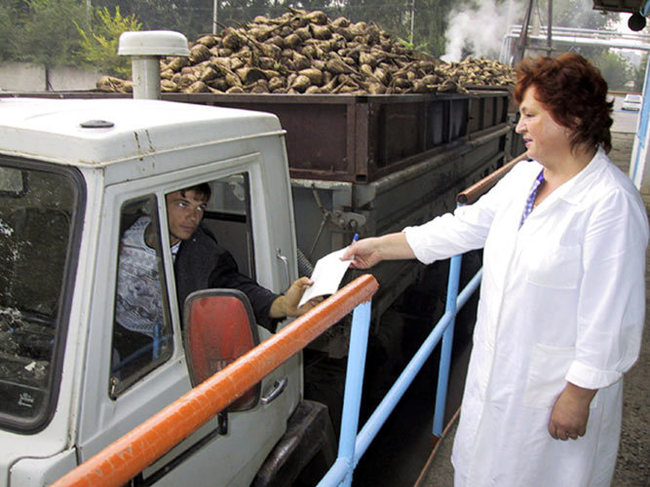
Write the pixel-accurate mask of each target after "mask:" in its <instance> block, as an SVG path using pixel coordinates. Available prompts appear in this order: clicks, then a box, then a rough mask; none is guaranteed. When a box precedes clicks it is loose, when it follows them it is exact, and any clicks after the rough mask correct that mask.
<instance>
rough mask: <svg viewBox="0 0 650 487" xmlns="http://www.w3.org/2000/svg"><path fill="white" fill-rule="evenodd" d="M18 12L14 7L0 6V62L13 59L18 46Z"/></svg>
mask: <svg viewBox="0 0 650 487" xmlns="http://www.w3.org/2000/svg"><path fill="white" fill-rule="evenodd" d="M17 17H18V10H17V8H16V7H15V6H14V5H0V61H9V60H12V59H14V58H15V56H16V51H17V48H18V46H17V45H16V41H17V36H18V26H17V25H16V21H15V19H16V18H17Z"/></svg>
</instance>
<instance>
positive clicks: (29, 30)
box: [15, 0, 87, 67]
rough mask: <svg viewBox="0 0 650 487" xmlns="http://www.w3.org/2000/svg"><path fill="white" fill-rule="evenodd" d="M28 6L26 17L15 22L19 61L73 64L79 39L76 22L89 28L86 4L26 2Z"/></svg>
mask: <svg viewBox="0 0 650 487" xmlns="http://www.w3.org/2000/svg"><path fill="white" fill-rule="evenodd" d="M25 6H26V9H27V10H26V14H25V15H20V16H18V17H17V19H16V20H18V22H16V27H17V28H16V35H15V39H16V45H17V46H19V48H20V50H19V51H18V50H17V51H16V60H18V61H27V62H33V63H37V64H42V65H44V66H46V67H51V66H57V65H58V66H67V65H70V64H71V63H72V62H73V60H74V59H75V53H76V51H77V49H78V47H79V39H80V36H79V32H78V30H77V27H76V26H75V21H77V22H78V23H79V24H80V25H84V26H87V15H86V14H87V12H86V7H85V5H84V4H82V2H80V1H79V0H25Z"/></svg>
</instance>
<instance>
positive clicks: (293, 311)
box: [269, 277, 322, 318]
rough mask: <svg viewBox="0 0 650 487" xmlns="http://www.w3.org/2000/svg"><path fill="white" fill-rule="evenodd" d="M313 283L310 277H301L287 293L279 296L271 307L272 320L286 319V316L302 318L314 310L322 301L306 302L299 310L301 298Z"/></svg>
mask: <svg viewBox="0 0 650 487" xmlns="http://www.w3.org/2000/svg"><path fill="white" fill-rule="evenodd" d="M312 284H313V282H312V281H311V279H309V278H308V277H301V278H300V279H296V280H295V281H294V282H293V284H292V285H291V287H290V288H289V289H287V292H286V293H284V294H283V295H282V296H278V297H277V298H275V301H273V304H272V305H271V310H270V311H269V315H270V316H271V318H284V317H285V316H300V315H302V314H305V313H306V312H307V311H309V310H310V309H312V308H313V307H314V306H316V304H318V303H319V302H320V301H322V299H312V300H310V301H308V302H306V303H305V304H304V305H303V306H302V307H300V308H298V303H299V302H300V298H302V295H303V294H304V293H305V290H306V289H307V288H308V287H309V286H311V285H312Z"/></svg>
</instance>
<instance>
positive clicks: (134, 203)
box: [79, 156, 300, 486]
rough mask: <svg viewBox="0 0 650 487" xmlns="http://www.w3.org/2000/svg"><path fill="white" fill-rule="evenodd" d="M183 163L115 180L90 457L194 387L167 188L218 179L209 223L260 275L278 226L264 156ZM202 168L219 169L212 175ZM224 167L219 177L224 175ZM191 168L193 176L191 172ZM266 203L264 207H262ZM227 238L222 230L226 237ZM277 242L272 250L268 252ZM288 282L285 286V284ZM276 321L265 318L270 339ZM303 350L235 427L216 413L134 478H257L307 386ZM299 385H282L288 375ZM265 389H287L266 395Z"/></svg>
mask: <svg viewBox="0 0 650 487" xmlns="http://www.w3.org/2000/svg"><path fill="white" fill-rule="evenodd" d="M223 165H224V161H222V162H221V163H219V164H217V163H214V164H211V165H206V166H205V167H203V168H202V169H201V170H200V171H199V170H197V169H196V168H195V169H193V170H192V171H186V172H187V173H188V174H185V175H181V174H178V173H175V174H172V175H170V176H169V177H166V178H165V177H159V178H155V179H156V180H155V181H149V180H142V181H138V182H133V181H131V182H130V183H124V184H117V185H114V186H109V187H108V188H107V189H106V191H105V200H104V208H103V211H102V215H103V216H106V217H107V218H108V216H109V215H114V217H113V218H112V219H111V220H110V221H109V220H107V221H106V225H103V226H102V228H101V229H100V236H99V248H98V259H97V261H98V262H97V266H96V279H95V283H96V284H95V287H94V289H93V291H92V293H93V294H92V300H93V304H92V312H91V329H90V331H89V341H88V350H87V360H86V373H85V377H86V380H85V383H84V387H83V393H82V412H81V418H80V434H79V452H80V459H81V460H82V461H83V460H86V459H88V458H89V457H90V456H92V455H94V454H95V453H96V452H98V451H99V450H100V449H102V448H103V447H105V446H107V445H108V444H110V443H111V442H112V441H114V440H116V439H117V438H119V437H120V436H122V435H123V434H125V433H126V432H128V431H129V430H131V429H133V428H134V427H136V426H138V425H139V424H140V423H142V422H143V421H144V420H146V419H147V418H149V417H150V416H152V415H153V414H155V413H156V412H158V411H159V410H160V409H162V408H163V407H164V406H166V405H168V404H169V403H171V402H172V401H174V400H175V399H177V398H178V397H180V396H181V395H182V394H184V393H186V392H187V391H189V390H190V388H191V385H190V380H189V376H188V367H187V361H186V357H185V355H184V353H185V352H184V347H183V343H182V337H183V333H182V323H181V318H180V317H181V316H182V309H179V305H178V301H177V296H176V291H177V285H176V281H177V279H178V275H177V273H175V271H174V259H175V255H176V252H177V251H178V252H183V251H184V250H183V241H181V242H180V246H172V245H170V244H173V243H174V240H175V239H176V238H175V236H174V235H173V233H174V232H172V230H171V229H170V226H169V225H168V206H167V204H168V198H167V196H168V195H170V194H176V193H177V192H178V191H180V190H185V189H187V188H189V187H196V185H198V184H200V183H208V184H209V187H210V188H211V193H212V196H211V198H210V200H209V201H207V202H206V205H205V207H204V208H202V209H201V211H204V213H205V214H204V216H203V223H202V226H203V227H205V228H206V229H207V230H208V231H210V232H211V233H213V234H216V235H217V237H216V238H217V239H218V241H219V243H220V244H222V245H223V246H224V247H226V246H227V247H228V250H232V256H233V258H234V259H235V260H236V261H237V262H238V264H239V267H240V270H241V272H242V273H244V274H248V275H249V276H250V277H253V278H256V277H257V276H256V275H255V273H256V271H257V270H258V269H259V268H260V266H259V265H258V261H259V260H260V259H267V260H268V259H270V258H275V256H274V255H271V256H269V255H262V254H264V251H263V250H262V251H259V249H265V248H267V247H268V248H270V246H269V245H268V244H267V245H257V244H256V241H255V239H256V238H259V239H264V238H265V236H269V235H272V234H273V230H272V229H271V228H270V225H269V220H268V219H267V218H264V217H263V216H262V215H258V214H257V213H259V211H256V210H253V209H252V208H260V207H261V206H260V203H259V202H256V201H255V199H256V196H255V195H256V193H257V194H259V195H263V194H264V191H263V190H262V188H257V189H256V187H255V186H256V185H255V183H254V181H259V182H260V183H261V181H263V178H262V177H261V175H260V174H259V172H258V171H260V165H259V158H258V157H256V156H250V157H243V158H238V159H236V160H232V161H229V162H228V164H225V165H226V166H227V167H229V168H230V169H229V170H228V171H223V170H222V169H221V170H220V168H221V167H222V166H223ZM201 174H210V175H212V176H211V177H210V179H206V176H201ZM215 174H219V177H218V178H216V179H215V177H214V175H215ZM183 176H185V177H183ZM262 207H263V206H262ZM222 237H223V238H222ZM267 253H268V252H267ZM276 291H277V290H276ZM268 336H269V332H268V331H266V330H264V329H261V328H260V337H261V339H264V338H265V337H268ZM299 380H300V376H299V366H298V362H297V359H296V360H294V361H292V362H287V363H286V364H284V365H283V366H282V367H281V368H279V369H277V370H276V371H274V372H273V373H272V374H271V375H269V376H268V377H267V378H265V380H264V381H263V383H262V401H260V403H259V404H257V406H255V407H254V408H253V409H252V410H249V411H246V412H236V413H228V421H227V431H223V422H222V423H221V426H222V430H221V431H220V430H219V424H218V423H219V422H218V421H217V419H214V420H213V421H211V422H209V423H208V424H206V425H205V426H204V427H203V428H202V429H200V430H199V431H197V432H196V433H195V434H193V435H192V436H190V437H189V438H187V439H186V440H185V441H184V442H183V443H181V444H180V445H178V446H177V447H176V448H174V449H173V450H172V451H170V452H169V453H168V454H167V455H165V456H164V457H163V458H162V459H160V460H159V461H158V462H156V463H155V464H154V465H152V466H150V467H149V468H148V469H146V470H145V471H144V472H143V473H142V474H141V475H140V476H139V477H137V478H136V479H134V480H133V484H134V485H153V484H155V485H174V486H177V485H181V484H185V485H193V486H195V485H196V486H200V485H220V486H227V485H233V486H234V485H237V486H239V485H241V486H248V485H249V484H250V482H251V480H252V479H253V477H254V475H255V473H256V472H257V470H258V468H259V466H260V465H261V463H262V462H263V460H264V458H265V457H266V455H267V454H268V452H269V451H270V450H271V448H272V447H273V446H274V445H275V443H276V442H277V441H278V440H279V438H280V437H281V436H282V434H283V433H284V430H285V427H286V420H287V418H288V417H289V416H290V414H291V412H292V411H293V409H294V407H295V405H296V403H297V400H298V396H299V390H300V389H299V382H298V381H299ZM287 382H288V383H289V384H290V387H287V389H286V390H285V391H284V393H280V394H279V395H276V394H275V393H276V392H278V390H277V388H278V387H279V386H280V385H281V386H282V387H283V388H284V387H286V384H287ZM265 396H267V397H268V396H272V397H276V399H274V400H273V401H270V402H268V403H265V401H264V400H263V399H264V397H265Z"/></svg>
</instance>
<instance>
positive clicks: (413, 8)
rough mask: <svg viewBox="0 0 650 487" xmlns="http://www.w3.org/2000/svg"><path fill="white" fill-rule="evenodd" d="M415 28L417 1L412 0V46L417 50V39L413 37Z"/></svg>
mask: <svg viewBox="0 0 650 487" xmlns="http://www.w3.org/2000/svg"><path fill="white" fill-rule="evenodd" d="M414 26H415V0H411V44H413V48H415V38H414V37H413V35H414V34H413V30H414V29H413V28H414Z"/></svg>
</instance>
